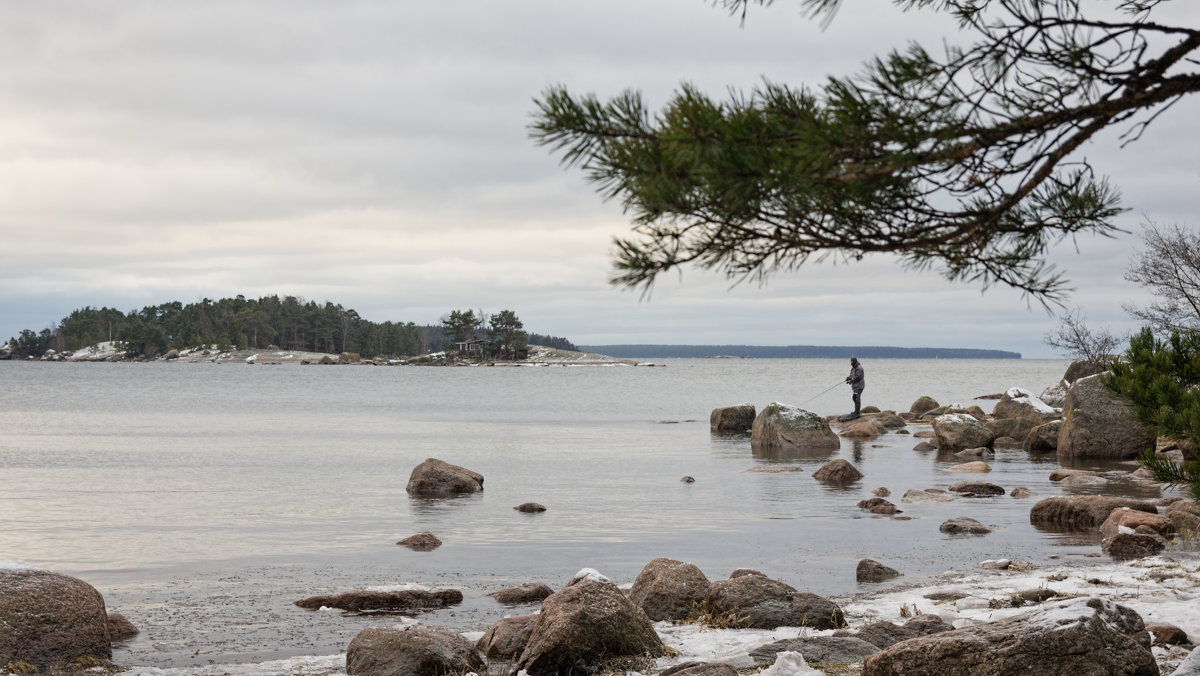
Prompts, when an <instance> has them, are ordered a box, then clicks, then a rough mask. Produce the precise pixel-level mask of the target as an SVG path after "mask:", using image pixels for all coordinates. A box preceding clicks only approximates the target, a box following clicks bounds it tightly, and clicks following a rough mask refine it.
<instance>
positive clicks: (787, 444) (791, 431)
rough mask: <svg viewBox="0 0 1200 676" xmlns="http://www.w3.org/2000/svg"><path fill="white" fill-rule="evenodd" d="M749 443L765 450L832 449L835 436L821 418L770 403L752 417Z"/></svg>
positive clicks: (837, 445) (839, 443)
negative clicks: (782, 448)
mask: <svg viewBox="0 0 1200 676" xmlns="http://www.w3.org/2000/svg"><path fill="white" fill-rule="evenodd" d="M750 442H751V443H752V444H755V445H758V446H764V447H784V448H802V449H812V450H835V449H837V448H840V447H841V442H840V441H839V440H838V436H837V435H836V434H834V433H833V430H831V429H830V428H829V423H828V422H826V420H825V419H824V418H822V417H821V416H819V415H817V414H816V413H812V412H810V411H805V410H804V409H802V408H799V407H796V406H788V405H787V404H779V403H772V404H770V405H769V406H767V407H766V408H764V409H763V410H762V412H760V413H759V414H758V416H756V417H755V418H754V426H753V429H752V431H751V433H750Z"/></svg>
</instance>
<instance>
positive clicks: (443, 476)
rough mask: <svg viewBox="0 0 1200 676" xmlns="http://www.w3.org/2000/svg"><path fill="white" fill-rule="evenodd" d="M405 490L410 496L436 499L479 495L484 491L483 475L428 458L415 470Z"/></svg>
mask: <svg viewBox="0 0 1200 676" xmlns="http://www.w3.org/2000/svg"><path fill="white" fill-rule="evenodd" d="M405 490H407V491H408V494H409V495H417V496H434V497H436V496H444V495H455V494H457V493H478V492H479V491H481V490H483V475H482V474H478V473H476V472H472V471H471V470H469V469H467V468H465V467H459V466H458V465H451V464H450V463H448V462H444V461H442V460H438V459H437V458H428V459H426V460H425V462H423V463H421V464H419V465H417V466H416V467H414V468H413V471H412V474H411V475H410V476H409V477H408V486H406V487H405Z"/></svg>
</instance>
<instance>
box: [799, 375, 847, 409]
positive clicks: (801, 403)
mask: <svg viewBox="0 0 1200 676" xmlns="http://www.w3.org/2000/svg"><path fill="white" fill-rule="evenodd" d="M844 382H846V381H845V380H839V381H837V382H836V383H834V384H833V385H830V386H829V387H827V388H825V389H824V390H822V391H821V392H818V393H817V394H814V395H813V396H811V397H809V398H808V399H805V400H804V401H802V402H800V405H801V406H803V405H804V404H807V403H808V402H810V401H812V400H813V399H816V398H817V397H819V396H821V395H822V394H825V393H826V392H828V391H829V390H832V389H833V388H835V387H837V386H838V385H841V384H842V383H844Z"/></svg>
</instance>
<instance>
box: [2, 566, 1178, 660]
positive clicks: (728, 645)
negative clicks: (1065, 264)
mask: <svg viewBox="0 0 1200 676" xmlns="http://www.w3.org/2000/svg"><path fill="white" fill-rule="evenodd" d="M4 565H8V566H19V565H23V564H0V566H4ZM575 577H576V578H579V577H587V578H589V579H592V580H599V581H609V582H611V580H609V578H607V577H605V576H604V575H601V574H600V573H598V572H597V571H595V570H593V569H590V568H585V569H583V570H581V571H579V573H578V574H577V575H576V576H575ZM405 586H407V585H405ZM390 588H391V587H389V589H390ZM1045 588H1049V589H1052V590H1054V591H1055V592H1057V593H1058V595H1059V596H1060V597H1072V596H1074V597H1079V598H1077V599H1075V600H1072V601H1066V603H1062V602H1060V603H1058V604H1055V601H1054V600H1053V599H1052V600H1050V601H1048V602H1047V603H1048V604H1052V605H1050V606H1026V607H1024V608H1012V607H1010V606H1008V604H1007V603H1005V604H993V603H992V601H993V600H996V599H1003V600H1008V598H1009V597H1010V595H1012V594H1015V593H1017V592H1022V591H1027V590H1030V589H1045ZM932 592H959V593H963V594H966V595H967V596H966V597H964V598H962V599H958V600H955V601H934V600H931V599H928V598H925V596H926V595H927V594H931V593H932ZM1090 597H1098V598H1100V599H1103V600H1104V601H1105V607H1104V608H1102V609H1100V612H1101V615H1104V614H1106V612H1111V606H1110V605H1109V604H1113V603H1119V604H1121V605H1124V606H1128V607H1129V608H1132V609H1133V610H1135V611H1137V612H1138V613H1139V614H1140V615H1141V616H1142V619H1143V620H1145V621H1146V622H1168V623H1171V624H1174V625H1176V626H1178V627H1180V628H1181V629H1183V630H1184V631H1185V632H1187V634H1188V638H1189V639H1190V640H1191V641H1192V642H1193V643H1198V642H1200V559H1195V558H1187V559H1174V558H1169V557H1151V558H1146V559H1141V560H1137V561H1129V562H1114V563H1107V564H1101V565H1062V566H1054V567H1048V568H1042V569H1033V570H1020V571H1014V570H1003V571H1001V570H988V569H983V568H975V569H972V570H968V571H948V572H947V573H946V574H945V575H943V576H942V577H940V578H937V579H935V580H934V581H933V582H932V583H931V584H928V585H925V586H920V587H908V588H893V589H890V590H885V591H881V592H872V593H868V594H859V595H856V596H854V597H852V598H834V599H833V600H835V601H837V602H838V604H839V605H840V606H841V607H842V610H843V612H844V613H845V615H846V620H847V621H848V622H849V623H850V628H851V630H853V629H856V628H858V627H861V626H863V625H865V624H868V623H870V622H875V621H877V620H886V621H889V622H894V623H896V624H903V623H904V622H906V621H907V619H908V618H910V617H912V616H914V615H919V614H932V615H938V616H940V617H941V618H942V619H943V620H945V621H946V622H948V623H950V624H951V625H953V626H954V627H956V628H957V627H966V626H971V625H974V624H977V623H981V622H994V621H996V620H1001V619H1005V618H1009V617H1014V616H1016V615H1026V614H1028V615H1029V616H1030V618H1031V619H1034V620H1035V621H1040V622H1050V623H1053V625H1054V626H1059V625H1060V624H1062V623H1064V622H1065V623H1071V622H1075V621H1078V620H1079V619H1080V618H1081V617H1083V616H1085V615H1086V616H1088V617H1090V616H1092V615H1093V614H1094V613H1095V612H1096V609H1093V608H1088V607H1087V606H1086V605H1085V604H1086V602H1087V599H1088V598H1090ZM1064 600H1066V599H1064ZM993 605H997V606H1003V607H993ZM402 622H404V624H401V625H397V626H398V628H404V627H406V626H412V625H413V624H415V623H416V620H412V619H410V618H404V619H403V620H402ZM654 629H655V631H657V632H658V635H659V636H660V637H661V638H662V640H663V643H664V644H666V645H667V646H670V647H671V648H672V649H673V650H675V651H676V654H674V655H673V656H672V657H665V658H660V659H658V660H657V661H656V662H655V665H654V669H653V670H650V671H648V672H647V674H650V673H657V672H658V671H661V670H663V669H666V668H668V667H671V666H674V665H676V664H680V663H683V662H690V661H702V662H719V663H724V664H728V665H730V666H732V667H734V668H735V669H745V668H748V667H751V666H752V665H753V660H751V658H750V651H752V650H754V649H755V648H757V647H759V646H761V645H764V644H767V643H771V642H773V641H778V640H780V639H788V638H794V637H796V636H797V635H802V636H827V635H829V634H831V633H833V632H832V631H828V630H823V631H816V630H812V629H806V628H800V627H779V628H777V629H773V630H763V629H711V628H706V627H702V626H700V625H697V624H671V623H669V622H657V623H655V625H654ZM463 635H464V636H466V637H467V638H468V639H472V640H477V639H478V637H479V636H481V635H482V633H481V632H478V631H473V632H466V633H464V634H463ZM1153 651H1154V655H1155V658H1156V659H1157V660H1158V663H1159V666H1160V668H1162V670H1163V673H1171V671H1172V670H1174V669H1175V667H1176V666H1177V665H1178V664H1179V663H1180V662H1181V661H1182V660H1184V659H1186V658H1187V656H1188V650H1187V649H1184V648H1179V647H1172V648H1163V647H1158V646H1156V647H1154V649H1153ZM784 655H786V653H781V654H780V656H778V657H777V658H776V662H775V664H774V665H772V666H771V667H768V668H767V670H764V671H762V672H760V673H762V674H775V675H776V676H779V675H782V674H789V675H791V674H796V675H802V676H808V675H812V674H820V673H822V672H820V671H818V670H815V669H812V668H811V667H809V666H808V665H807V664H806V663H804V662H803V661H802V660H803V656H802V655H798V654H797V655H795V656H794V657H793V656H788V657H784ZM345 659H346V658H345V655H329V656H315V657H297V658H292V659H287V660H276V661H270V662H259V663H254V664H218V665H208V666H197V667H179V668H174V669H159V668H150V667H132V668H130V669H129V670H128V671H125V672H123V673H124V674H126V675H127V676H168V675H169V676H219V675H224V674H228V675H229V676H294V675H295V674H298V673H303V674H304V675H305V676H341V675H342V674H344V673H345V665H346V662H345ZM772 670H774V671H772ZM631 673H635V672H631Z"/></svg>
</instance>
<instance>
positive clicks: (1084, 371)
mask: <svg viewBox="0 0 1200 676" xmlns="http://www.w3.org/2000/svg"><path fill="white" fill-rule="evenodd" d="M1111 364H1112V360H1111V359H1109V358H1105V357H1101V358H1099V359H1097V360H1095V361H1088V360H1080V361H1073V362H1071V365H1070V366H1068V367H1067V372H1066V373H1064V374H1063V377H1062V379H1063V382H1066V383H1068V384H1071V385H1073V384H1075V381H1077V380H1079V379H1081V378H1088V377H1090V376H1094V375H1099V374H1101V373H1104V372H1105V371H1107V370H1108V369H1109V368H1110V367H1111Z"/></svg>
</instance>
